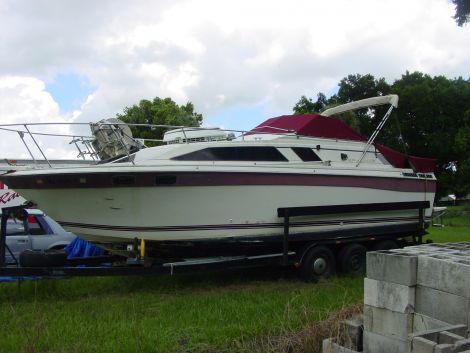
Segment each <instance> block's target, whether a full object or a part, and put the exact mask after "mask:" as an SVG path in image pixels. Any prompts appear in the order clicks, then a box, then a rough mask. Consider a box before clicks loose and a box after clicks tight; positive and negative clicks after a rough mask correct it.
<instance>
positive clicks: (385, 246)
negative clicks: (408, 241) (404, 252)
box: [372, 239, 399, 251]
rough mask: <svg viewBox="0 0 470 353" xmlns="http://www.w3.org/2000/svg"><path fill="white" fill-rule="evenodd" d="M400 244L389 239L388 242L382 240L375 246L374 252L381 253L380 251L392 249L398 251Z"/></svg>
mask: <svg viewBox="0 0 470 353" xmlns="http://www.w3.org/2000/svg"><path fill="white" fill-rule="evenodd" d="M398 247H399V246H398V243H397V242H396V241H394V240H391V239H387V240H382V241H380V242H378V243H377V244H375V245H374V246H373V248H372V250H374V251H379V250H390V249H396V248H398Z"/></svg>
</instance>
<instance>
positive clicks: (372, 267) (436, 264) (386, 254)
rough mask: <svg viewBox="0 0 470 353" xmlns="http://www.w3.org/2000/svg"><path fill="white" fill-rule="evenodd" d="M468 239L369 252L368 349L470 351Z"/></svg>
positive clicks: (372, 351)
mask: <svg viewBox="0 0 470 353" xmlns="http://www.w3.org/2000/svg"><path fill="white" fill-rule="evenodd" d="M469 324H470V243H453V244H426V245H419V246H412V247H407V248H404V249H396V250H385V251H377V252H370V253H368V254H367V278H365V280H364V336H363V345H364V353H378V352H383V353H388V352H390V353H392V352H393V353H395V352H397V353H399V352H413V353H421V352H423V353H437V352H446V353H456V352H463V351H465V350H470V339H469V338H468V337H469V336H468V326H469Z"/></svg>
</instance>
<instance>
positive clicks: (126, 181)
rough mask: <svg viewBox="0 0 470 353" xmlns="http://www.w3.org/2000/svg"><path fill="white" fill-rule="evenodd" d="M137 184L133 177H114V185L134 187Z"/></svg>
mask: <svg viewBox="0 0 470 353" xmlns="http://www.w3.org/2000/svg"><path fill="white" fill-rule="evenodd" d="M134 183H135V177H134V176H133V175H115V176H113V184H114V185H132V184H134Z"/></svg>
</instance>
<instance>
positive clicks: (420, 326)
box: [413, 313, 451, 332]
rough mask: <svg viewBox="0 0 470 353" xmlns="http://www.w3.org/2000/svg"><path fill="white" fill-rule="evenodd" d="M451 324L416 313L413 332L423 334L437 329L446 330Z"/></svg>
mask: <svg viewBox="0 0 470 353" xmlns="http://www.w3.org/2000/svg"><path fill="white" fill-rule="evenodd" d="M450 325H451V324H450V323H448V322H444V321H440V320H437V319H434V318H432V317H429V316H427V315H423V314H419V313H415V314H414V316H413V332H422V331H428V330H435V329H444V328H445V327H447V326H450Z"/></svg>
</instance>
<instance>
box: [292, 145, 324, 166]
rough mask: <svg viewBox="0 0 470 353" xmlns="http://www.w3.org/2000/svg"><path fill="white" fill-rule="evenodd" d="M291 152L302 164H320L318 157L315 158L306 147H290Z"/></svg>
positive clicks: (315, 155) (311, 151)
mask: <svg viewBox="0 0 470 353" xmlns="http://www.w3.org/2000/svg"><path fill="white" fill-rule="evenodd" d="M292 150H293V151H294V152H295V154H296V155H297V156H299V158H300V159H301V160H303V161H304V162H321V159H320V157H318V156H317V154H316V153H315V152H313V150H312V149H311V148H307V147H292Z"/></svg>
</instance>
